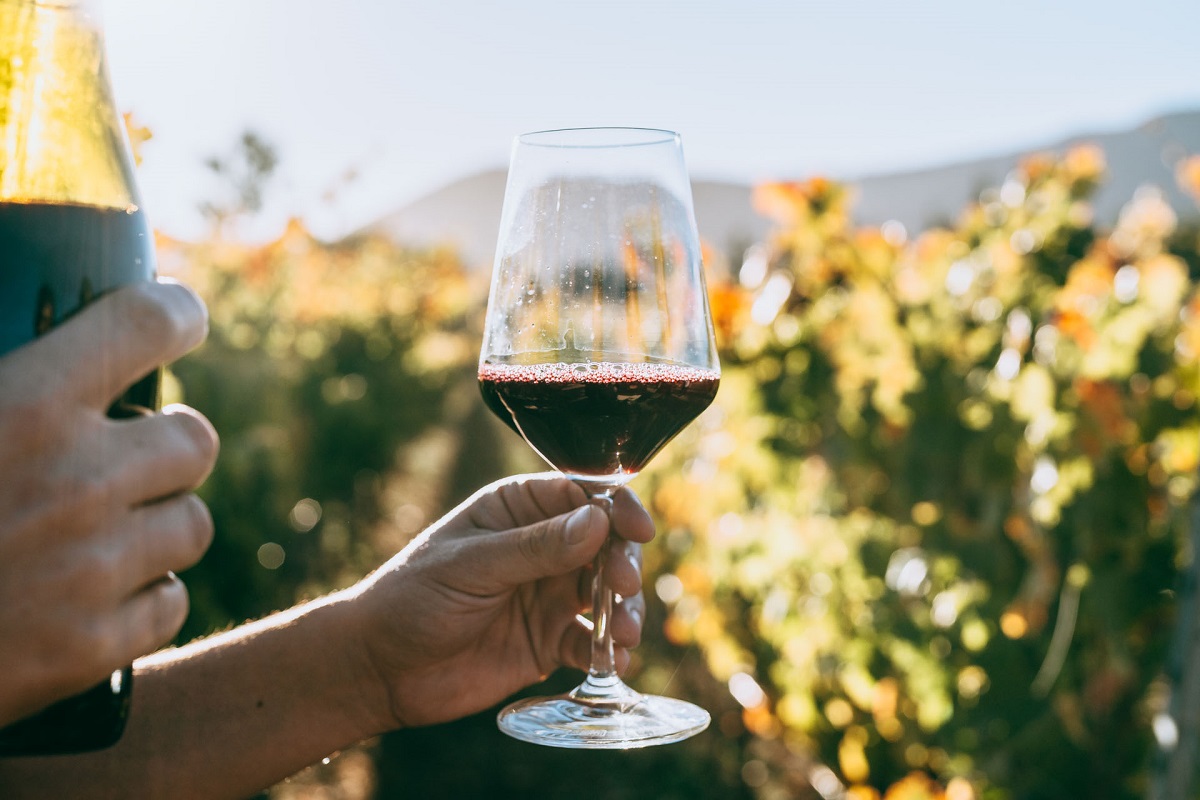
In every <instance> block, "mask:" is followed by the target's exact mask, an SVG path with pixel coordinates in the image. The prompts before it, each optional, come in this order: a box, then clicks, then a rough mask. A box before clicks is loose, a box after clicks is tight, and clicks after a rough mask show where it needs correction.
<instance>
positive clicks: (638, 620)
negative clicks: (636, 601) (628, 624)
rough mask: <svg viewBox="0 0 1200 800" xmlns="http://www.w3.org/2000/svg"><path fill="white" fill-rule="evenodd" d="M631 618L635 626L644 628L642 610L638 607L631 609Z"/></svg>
mask: <svg viewBox="0 0 1200 800" xmlns="http://www.w3.org/2000/svg"><path fill="white" fill-rule="evenodd" d="M629 618H630V619H632V620H633V624H634V625H637V626H638V627H639V628H640V627H642V610H641V609H640V608H638V607H637V606H634V607H632V608H630V609H629Z"/></svg>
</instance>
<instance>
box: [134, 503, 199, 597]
mask: <svg viewBox="0 0 1200 800" xmlns="http://www.w3.org/2000/svg"><path fill="white" fill-rule="evenodd" d="M127 521H128V524H129V527H128V529H127V530H125V531H122V532H121V544H120V546H119V547H117V548H115V549H114V557H113V558H114V561H115V564H114V566H113V569H114V570H115V571H117V572H119V573H120V575H121V578H120V582H121V584H122V585H124V586H125V587H128V588H127V589H126V591H130V592H132V591H133V590H137V589H138V588H139V587H145V586H148V585H150V584H153V583H154V582H155V581H156V580H158V579H159V578H161V577H162V576H163V575H167V574H168V573H172V572H182V571H183V570H185V569H187V568H188V567H191V566H193V565H195V564H196V562H198V561H199V560H200V558H201V557H202V556H203V555H204V553H205V551H206V550H208V546H209V545H210V544H212V538H213V521H212V515H211V514H210V513H209V511H208V507H207V506H206V505H204V502H203V501H202V500H201V499H200V498H198V497H197V496H196V495H194V494H185V495H179V496H176V497H172V498H170V499H168V500H162V501H160V502H157V503H152V504H150V505H145V506H142V507H141V508H138V509H136V510H134V511H133V513H132V514H131V515H130V516H129V517H128V518H127Z"/></svg>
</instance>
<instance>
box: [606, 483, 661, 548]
mask: <svg viewBox="0 0 1200 800" xmlns="http://www.w3.org/2000/svg"><path fill="white" fill-rule="evenodd" d="M612 500H613V502H612V520H613V530H614V531H616V532H617V534H618V535H620V536H621V538H623V539H628V540H629V541H631V542H641V543H643V544H645V543H646V542H648V541H650V540H651V539H653V538H654V520H653V519H651V518H650V514H649V513H648V512H647V511H646V509H645V507H644V506H643V505H642V501H641V500H639V499H638V496H637V495H636V494H634V492H633V490H632V489H630V488H629V487H627V486H625V487H622V488H621V489H618V490H617V492H616V493H615V494H614V495H613V499H612Z"/></svg>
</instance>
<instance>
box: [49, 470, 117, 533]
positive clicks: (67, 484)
mask: <svg viewBox="0 0 1200 800" xmlns="http://www.w3.org/2000/svg"><path fill="white" fill-rule="evenodd" d="M55 484H56V485H55V488H54V492H55V496H57V497H58V498H60V501H61V502H62V506H61V507H62V508H63V510H64V511H67V514H68V517H71V516H75V515H78V516H77V517H76V518H78V519H79V520H81V521H82V522H83V524H84V525H85V526H90V524H92V523H94V522H95V521H96V520H98V519H101V518H103V517H104V516H105V513H106V511H107V510H108V508H109V506H110V505H111V504H112V503H113V501H114V489H113V485H112V482H111V478H110V477H109V476H107V475H104V474H97V473H94V472H93V473H87V474H82V475H81V474H79V473H76V472H73V473H70V474H67V475H63V476H60V477H59V480H58V481H56V482H55Z"/></svg>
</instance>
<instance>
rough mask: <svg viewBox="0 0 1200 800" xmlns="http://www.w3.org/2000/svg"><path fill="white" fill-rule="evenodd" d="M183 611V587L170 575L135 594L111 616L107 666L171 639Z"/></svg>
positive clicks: (185, 610)
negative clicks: (109, 661)
mask: <svg viewBox="0 0 1200 800" xmlns="http://www.w3.org/2000/svg"><path fill="white" fill-rule="evenodd" d="M187 614H188V594H187V589H186V588H184V585H183V582H182V581H180V580H179V579H178V578H176V577H175V576H174V575H166V576H165V577H163V578H160V579H159V580H157V581H155V582H154V583H153V584H151V585H150V586H147V587H146V588H145V589H143V590H142V591H140V592H138V593H137V594H135V595H134V596H133V597H131V598H130V599H129V600H128V601H127V602H126V603H125V605H124V606H123V607H122V608H121V609H120V612H119V613H118V614H117V615H116V616H115V617H114V618H113V622H112V630H111V631H110V632H109V641H110V643H111V647H112V648H113V651H112V655H111V658H110V660H111V667H109V668H113V669H115V668H116V667H119V666H121V665H123V664H128V663H130V662H131V661H133V659H135V658H138V657H139V656H144V655H146V654H147V653H152V652H154V651H155V650H157V649H158V648H160V647H162V646H163V645H164V644H166V643H167V642H169V641H171V639H172V638H174V636H175V634H176V633H178V632H179V629H180V628H182V627H183V622H184V620H186V619H187Z"/></svg>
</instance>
